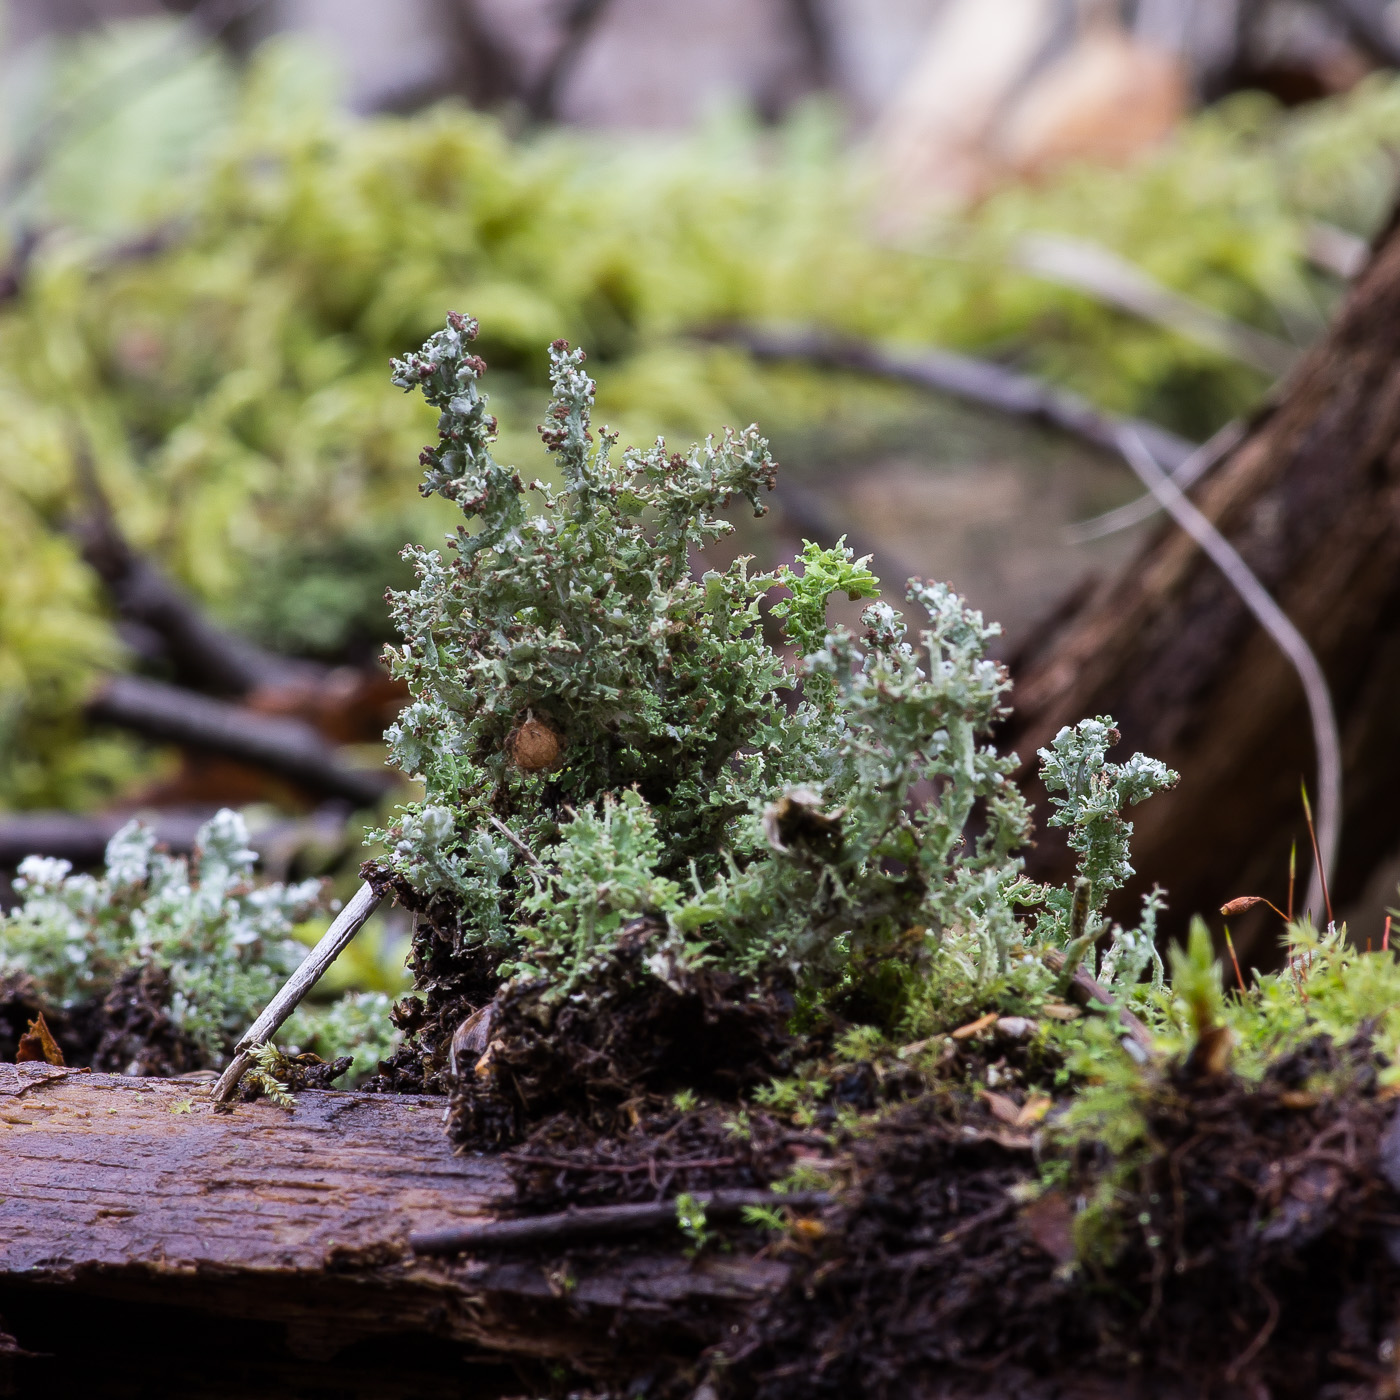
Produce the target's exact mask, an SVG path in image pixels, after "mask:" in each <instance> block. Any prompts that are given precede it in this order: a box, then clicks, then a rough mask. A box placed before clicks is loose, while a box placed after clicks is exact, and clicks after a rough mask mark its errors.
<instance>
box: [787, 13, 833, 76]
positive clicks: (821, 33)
mask: <svg viewBox="0 0 1400 1400" xmlns="http://www.w3.org/2000/svg"><path fill="white" fill-rule="evenodd" d="M787 10H788V15H789V16H790V18H791V20H792V27H793V28H794V29H795V30H796V31H797V37H798V39H799V41H800V43H801V45H802V52H803V55H804V57H805V60H806V64H805V66H806V68H807V73H808V76H809V78H810V79H811V83H812V86H813V87H816V88H828V87H831V86H832V85H833V84H834V82H835V80H836V64H835V62H834V61H833V55H834V52H835V45H834V44H833V42H832V36H831V26H830V24H829V23H828V20H827V15H826V7H825V5H823V3H822V0H787Z"/></svg>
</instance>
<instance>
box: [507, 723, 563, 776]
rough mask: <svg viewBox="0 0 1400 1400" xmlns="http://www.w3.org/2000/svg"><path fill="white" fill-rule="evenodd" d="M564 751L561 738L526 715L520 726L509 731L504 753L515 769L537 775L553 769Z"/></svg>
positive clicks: (547, 726) (544, 724) (546, 726)
mask: <svg viewBox="0 0 1400 1400" xmlns="http://www.w3.org/2000/svg"><path fill="white" fill-rule="evenodd" d="M563 750H564V741H563V739H562V737H561V736H560V735H559V734H558V733H556V732H555V731H554V730H553V729H551V728H550V727H549V725H547V724H546V723H545V722H544V721H543V720H539V719H536V718H535V717H534V715H532V714H530V713H528V712H527V713H526V715H525V719H524V721H523V722H522V723H521V724H518V725H516V727H515V728H514V729H513V730H511V732H510V734H509V736H508V737H507V739H506V752H507V753H508V754H509V755H510V760H511V762H512V763H514V764H515V766H516V767H517V768H520V769H522V770H523V771H525V772H526V773H539V772H542V771H543V770H544V769H546V768H553V767H554V765H555V764H556V763H557V762H558V761H559V755H560V754H561V753H562V752H563Z"/></svg>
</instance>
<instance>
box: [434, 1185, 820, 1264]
mask: <svg viewBox="0 0 1400 1400" xmlns="http://www.w3.org/2000/svg"><path fill="white" fill-rule="evenodd" d="M694 1199H695V1200H696V1201H697V1202H698V1203H699V1204H700V1205H702V1206H703V1207H704V1208H705V1214H706V1216H707V1217H709V1218H712V1219H717V1220H718V1219H725V1218H729V1219H732V1218H733V1217H734V1216H736V1215H739V1214H740V1213H741V1212H742V1211H743V1209H744V1207H745V1206H770V1207H778V1206H792V1207H793V1208H794V1209H798V1210H815V1209H819V1208H820V1207H822V1206H825V1205H827V1204H829V1203H830V1201H831V1195H830V1193H829V1192H826V1191H793V1192H791V1193H790V1194H788V1195H776V1194H775V1193H774V1192H772V1191H716V1192H712V1193H707V1192H697V1193H696V1195H695V1197H694ZM676 1224H677V1222H676V1202H675V1201H674V1200H669V1201H647V1202H643V1203H641V1204H637V1205H620V1206H592V1207H588V1208H586V1209H581V1210H579V1209H573V1210H564V1211H559V1212H558V1213H556V1214H554V1215H536V1216H531V1217H529V1218H527V1219H524V1220H483V1221H480V1222H478V1223H474V1224H471V1225H458V1226H455V1227H454V1228H452V1229H450V1230H433V1231H430V1232H428V1233H425V1234H421V1235H411V1236H410V1237H409V1241H408V1243H409V1247H410V1248H411V1249H412V1250H413V1252H414V1253H415V1254H460V1253H463V1252H464V1251H466V1250H513V1249H530V1248H532V1247H533V1246H535V1245H542V1244H558V1243H562V1242H564V1241H566V1240H583V1239H607V1238H610V1237H613V1236H616V1235H628V1234H636V1233H639V1232H641V1231H645V1230H656V1229H661V1228H663V1227H665V1226H667V1225H670V1226H672V1227H675V1226H676Z"/></svg>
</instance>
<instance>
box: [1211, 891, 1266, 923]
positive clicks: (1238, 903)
mask: <svg viewBox="0 0 1400 1400" xmlns="http://www.w3.org/2000/svg"><path fill="white" fill-rule="evenodd" d="M1267 903H1268V901H1267V900H1266V899H1265V898H1264V897H1263V896H1262V895H1257V894H1242V895H1241V896H1240V897H1239V898H1238V899H1232V900H1231V901H1230V902H1229V903H1228V904H1222V905H1221V906H1220V912H1221V913H1222V914H1224V915H1225V917H1226V918H1227V919H1228V918H1230V917H1231V915H1233V914H1243V913H1244V911H1245V910H1246V909H1253V908H1254V906H1255V905H1256V904H1267Z"/></svg>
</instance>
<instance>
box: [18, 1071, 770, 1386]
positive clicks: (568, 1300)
mask: <svg viewBox="0 0 1400 1400" xmlns="http://www.w3.org/2000/svg"><path fill="white" fill-rule="evenodd" d="M206 1089H207V1084H191V1083H183V1082H181V1081H178V1080H154V1079H127V1078H123V1077H121V1076H117V1075H102V1074H90V1073H86V1072H82V1071H64V1070H61V1069H54V1068H52V1067H50V1066H47V1065H29V1064H25V1065H0V1154H2V1155H0V1161H3V1166H2V1167H0V1318H3V1319H4V1321H3V1323H0V1332H7V1333H9V1334H11V1335H12V1336H13V1337H14V1338H15V1339H16V1341H17V1344H18V1346H19V1347H21V1348H23V1349H26V1350H28V1351H31V1352H37V1353H43V1352H47V1353H49V1354H50V1355H49V1358H48V1359H47V1360H46V1359H44V1358H43V1357H39V1358H37V1359H32V1360H26V1359H16V1360H13V1361H11V1362H10V1364H11V1366H12V1369H14V1370H15V1372H16V1374H17V1375H18V1376H19V1378H20V1381H19V1391H20V1393H23V1394H29V1393H36V1392H35V1390H34V1389H30V1388H26V1387H27V1386H30V1385H32V1386H34V1387H37V1386H38V1385H40V1384H41V1383H42V1384H45V1385H46V1387H47V1388H46V1389H45V1391H44V1393H46V1394H53V1395H58V1394H76V1393H80V1392H79V1391H77V1390H76V1389H73V1388H72V1387H73V1386H74V1385H76V1384H77V1382H78V1381H85V1380H86V1379H87V1378H88V1377H89V1376H97V1377H101V1378H102V1380H101V1383H100V1388H99V1389H98V1390H93V1391H91V1392H89V1393H93V1394H99V1393H100V1394H103V1395H113V1394H127V1393H130V1394H151V1393H153V1391H152V1390H151V1389H150V1388H149V1386H150V1377H151V1376H152V1375H155V1374H159V1375H160V1376H161V1377H162V1386H161V1390H162V1393H169V1394H175V1393H178V1394H181V1395H188V1396H200V1395H206V1394H208V1395H214V1394H218V1395H224V1394H250V1393H256V1391H255V1390H254V1389H253V1388H252V1384H251V1383H252V1381H257V1382H258V1383H265V1384H267V1385H268V1386H269V1387H272V1388H270V1389H268V1390H267V1391H266V1392H265V1393H268V1394H293V1393H295V1394H298V1395H302V1394H312V1395H320V1394H327V1395H329V1394H337V1395H361V1394H364V1395H400V1394H403V1395H418V1394H423V1393H425V1391H424V1390H423V1389H422V1386H423V1384H425V1383H426V1382H425V1381H424V1368H425V1367H429V1368H432V1370H433V1374H434V1375H435V1376H436V1377H437V1383H436V1385H435V1387H434V1388H433V1389H432V1393H434V1394H439V1395H455V1394H472V1395H488V1396H489V1395H498V1394H521V1393H540V1392H539V1391H537V1390H532V1389H531V1388H530V1385H529V1383H528V1382H525V1381H522V1374H524V1375H529V1374H531V1372H530V1371H529V1367H530V1366H531V1365H532V1364H535V1363H549V1362H550V1361H553V1360H558V1359H567V1360H568V1361H570V1362H573V1363H577V1362H580V1361H583V1362H589V1361H590V1360H592V1361H596V1362H597V1364H598V1365H599V1366H601V1367H603V1368H604V1369H606V1366H607V1364H608V1358H609V1357H618V1356H630V1357H631V1358H632V1359H635V1357H636V1356H637V1355H639V1354H648V1352H650V1353H651V1354H655V1355H657V1356H660V1355H662V1354H664V1353H665V1352H666V1350H667V1349H668V1348H670V1347H672V1346H674V1345H684V1344H685V1338H684V1337H683V1336H679V1335H678V1334H677V1333H676V1332H675V1330H674V1329H675V1328H676V1327H677V1326H683V1325H684V1324H680V1323H678V1322H677V1319H678V1318H681V1317H684V1316H687V1315H689V1316H695V1315H708V1316H709V1317H710V1318H713V1317H714V1315H715V1312H716V1311H719V1312H721V1313H722V1312H723V1311H724V1310H726V1309H733V1310H736V1312H737V1310H739V1309H742V1308H744V1307H746V1306H749V1305H751V1304H752V1302H753V1300H754V1299H755V1298H756V1297H758V1296H759V1295H761V1294H765V1293H767V1292H769V1291H771V1290H773V1289H775V1288H777V1287H778V1286H780V1284H781V1283H782V1281H783V1280H784V1279H785V1278H786V1276H787V1269H786V1266H785V1265H784V1264H782V1263H781V1262H779V1261H776V1260H771V1259H752V1258H747V1257H745V1256H743V1255H741V1254H719V1253H716V1254H715V1255H714V1256H713V1257H709V1256H708V1255H707V1256H705V1257H702V1258H700V1259H698V1260H693V1261H692V1260H689V1259H687V1258H686V1257H685V1255H684V1254H683V1253H682V1251H680V1250H678V1249H676V1248H675V1241H674V1240H669V1241H666V1242H665V1243H666V1244H668V1245H669V1246H670V1247H669V1249H668V1248H666V1247H665V1245H663V1244H662V1242H661V1241H660V1240H658V1243H657V1247H656V1248H655V1249H652V1250H649V1249H648V1248H647V1247H646V1245H645V1243H643V1244H641V1245H637V1244H636V1243H634V1242H631V1241H629V1242H628V1243H627V1248H626V1249H625V1250H620V1251H619V1253H618V1254H617V1255H616V1257H615V1258H612V1259H610V1260H607V1261H604V1262H602V1263H598V1264H595V1265H584V1264H582V1263H577V1264H571V1265H570V1268H571V1269H572V1272H571V1273H570V1274H569V1276H568V1278H567V1279H566V1278H563V1277H561V1276H560V1275H559V1274H558V1272H557V1271H558V1266H559V1259H558V1256H557V1254H556V1255H555V1256H554V1257H552V1258H549V1259H546V1258H545V1257H544V1256H543V1255H540V1256H531V1255H528V1254H527V1255H519V1256H513V1257H511V1258H508V1259H504V1260H497V1259H495V1258H485V1257H483V1258H473V1257H471V1256H464V1257H462V1258H459V1259H456V1260H454V1261H450V1262H449V1261H442V1260H436V1259H426V1258H418V1257H415V1256H414V1255H413V1254H412V1252H411V1251H410V1250H409V1248H408V1238H409V1236H410V1234H413V1233H427V1232H434V1231H443V1230H446V1229H449V1228H453V1227H459V1226H462V1225H465V1224H467V1223H470V1222H473V1221H481V1220H485V1219H489V1218H490V1216H491V1214H492V1212H493V1209H494V1207H495V1206H496V1205H497V1203H498V1202H499V1201H500V1200H501V1199H502V1198H504V1197H506V1196H508V1195H509V1181H508V1178H507V1175H506V1170H505V1166H504V1164H503V1163H502V1162H500V1161H499V1160H497V1159H494V1158H490V1157H484V1156H479V1155H474V1154H469V1155H463V1156H455V1155H454V1154H453V1152H452V1149H451V1146H450V1144H449V1143H448V1141H447V1139H446V1137H445V1136H444V1135H443V1132H442V1126H441V1109H442V1100H440V1099H433V1098H425V1097H417V1096H410V1095H397V1096H388V1095H384V1096H381V1095H373V1094H358V1093H335V1092H315V1091H307V1092H304V1093H302V1094H299V1095H298V1096H297V1102H296V1106H295V1108H294V1109H292V1110H291V1111H284V1110H281V1109H278V1108H275V1107H273V1106H271V1105H269V1104H267V1103H265V1102H257V1103H252V1104H241V1103H240V1104H237V1105H236V1106H235V1107H234V1108H233V1110H232V1111H231V1112H216V1111H215V1110H214V1109H213V1107H212V1105H210V1103H209V1102H208V1099H207V1097H206V1095H205V1091H206ZM522 1367H523V1368H525V1369H524V1371H523V1372H522V1370H521V1369H520V1368H522ZM143 1378H144V1379H143ZM142 1384H145V1385H146V1386H147V1388H146V1389H145V1390H142V1389H141V1386H142ZM292 1385H295V1386H296V1387H297V1388H295V1389H292V1388H287V1387H289V1386H292Z"/></svg>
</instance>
